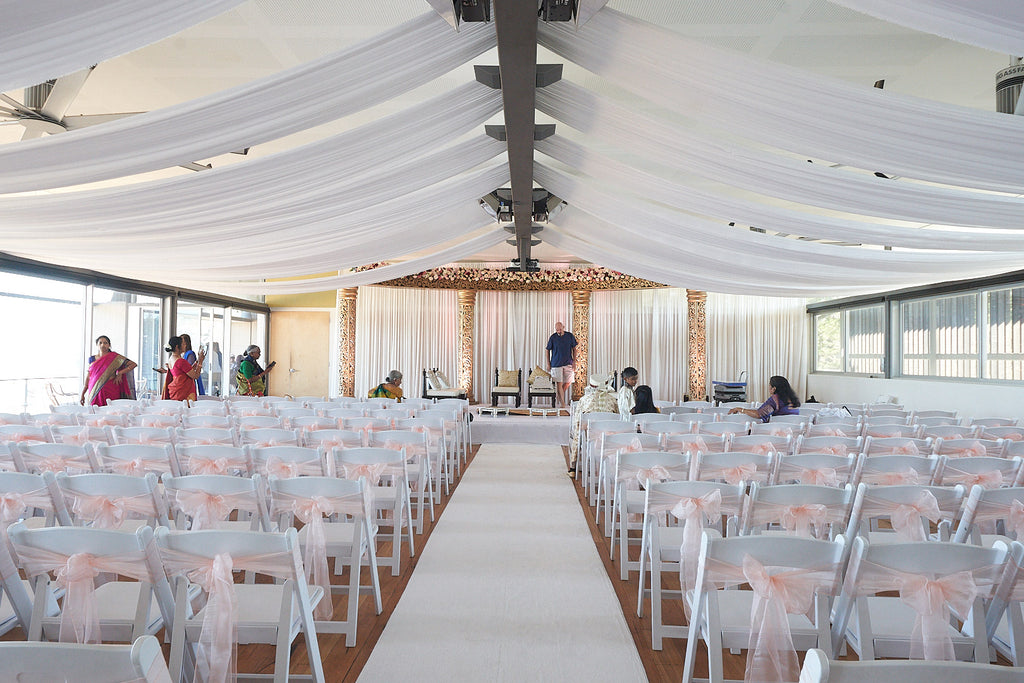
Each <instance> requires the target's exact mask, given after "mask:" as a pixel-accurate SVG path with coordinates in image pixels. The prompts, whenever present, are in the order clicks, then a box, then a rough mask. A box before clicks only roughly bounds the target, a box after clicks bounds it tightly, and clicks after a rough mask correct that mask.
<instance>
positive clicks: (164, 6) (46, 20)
mask: <svg viewBox="0 0 1024 683" xmlns="http://www.w3.org/2000/svg"><path fill="white" fill-rule="evenodd" d="M240 4H242V0H75V1H74V2H68V1H67V0H32V1H31V2H26V1H25V0H0V17H3V22H2V23H0V46H3V47H2V49H3V69H2V70H0V92H7V91H8V90H13V89H15V88H20V87H23V86H29V85H35V84H36V83H42V82H43V81H47V80H50V79H52V78H58V77H60V76H64V75H66V74H69V73H71V72H73V71H78V70H80V69H85V68H88V67H90V66H92V65H93V64H96V63H98V62H102V61H103V60H105V59H110V58H111V57H117V56H118V55H123V54H125V53H128V52H131V51H132V50H135V49H137V48H140V47H143V46H145V45H149V44H150V43H155V42H156V41H158V40H160V39H162V38H166V37H167V36H170V35H174V34H175V33H177V32H178V31H181V30H182V29H185V28H188V27H189V26H193V25H195V24H198V23H200V22H202V21H205V20H207V19H209V18H210V17H214V16H217V15H218V14H220V13H221V12H224V11H225V10H228V9H230V8H232V7H234V6H235V5H240Z"/></svg>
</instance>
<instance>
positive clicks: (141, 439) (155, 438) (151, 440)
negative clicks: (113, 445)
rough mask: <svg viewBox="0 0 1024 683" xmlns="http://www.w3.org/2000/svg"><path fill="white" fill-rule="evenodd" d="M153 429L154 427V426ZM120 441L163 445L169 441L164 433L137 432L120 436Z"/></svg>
mask: <svg viewBox="0 0 1024 683" xmlns="http://www.w3.org/2000/svg"><path fill="white" fill-rule="evenodd" d="M153 429H156V428H155V427H154V428H153ZM121 443H135V444H139V445H141V446H165V445H167V444H169V443H171V439H170V437H168V436H167V435H166V434H139V435H126V436H122V437H121Z"/></svg>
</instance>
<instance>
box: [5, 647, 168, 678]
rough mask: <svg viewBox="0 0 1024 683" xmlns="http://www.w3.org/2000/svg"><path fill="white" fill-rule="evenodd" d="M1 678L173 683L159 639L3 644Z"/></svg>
mask: <svg viewBox="0 0 1024 683" xmlns="http://www.w3.org/2000/svg"><path fill="white" fill-rule="evenodd" d="M0 680H4V681H26V682H27V681H48V682H49V683H121V682H122V681H132V682H133V683H171V675H170V673H168V671H167V663H166V662H164V653H163V650H161V649H160V641H159V640H157V639H156V638H155V637H153V636H142V637H140V638H137V639H136V640H135V642H133V643H132V644H131V645H82V644H78V643H0Z"/></svg>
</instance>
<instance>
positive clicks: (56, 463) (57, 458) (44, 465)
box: [21, 451, 92, 473]
mask: <svg viewBox="0 0 1024 683" xmlns="http://www.w3.org/2000/svg"><path fill="white" fill-rule="evenodd" d="M21 458H22V460H23V461H24V463H25V467H27V468H28V469H29V470H30V471H32V470H35V471H38V472H53V473H57V472H79V473H80V472H92V463H91V462H90V461H89V457H88V456H87V455H84V454H83V455H37V454H35V453H28V452H25V451H22V453H21Z"/></svg>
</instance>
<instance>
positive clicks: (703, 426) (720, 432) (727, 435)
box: [694, 422, 747, 450]
mask: <svg viewBox="0 0 1024 683" xmlns="http://www.w3.org/2000/svg"><path fill="white" fill-rule="evenodd" d="M694 431H695V433H697V434H700V435H701V436H703V437H704V438H705V439H707V438H708V437H709V436H720V437H723V438H724V439H725V450H730V446H729V444H730V443H732V440H733V438H734V437H736V436H739V435H741V434H742V435H745V434H746V433H747V427H746V422H744V423H743V424H740V423H739V422H701V423H698V424H697V429H696V430H694ZM708 441H709V445H710V442H711V440H710V439H709V440H708Z"/></svg>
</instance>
